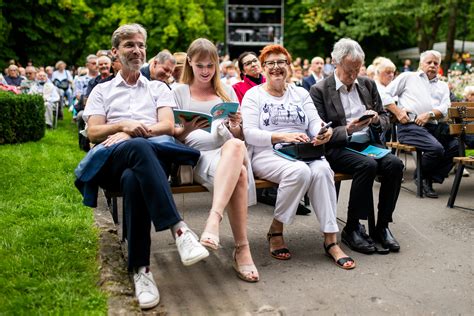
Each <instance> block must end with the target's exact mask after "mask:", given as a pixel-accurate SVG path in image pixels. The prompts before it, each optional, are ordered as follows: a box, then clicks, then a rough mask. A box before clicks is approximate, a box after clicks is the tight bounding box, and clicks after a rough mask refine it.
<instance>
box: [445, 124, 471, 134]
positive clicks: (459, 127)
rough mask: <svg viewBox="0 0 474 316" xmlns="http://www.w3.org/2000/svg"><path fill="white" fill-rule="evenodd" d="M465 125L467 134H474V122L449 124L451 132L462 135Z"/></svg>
mask: <svg viewBox="0 0 474 316" xmlns="http://www.w3.org/2000/svg"><path fill="white" fill-rule="evenodd" d="M473 123H474V122H473ZM463 127H465V133H466V134H474V124H468V125H464V124H449V134H451V135H461V133H462V130H463Z"/></svg>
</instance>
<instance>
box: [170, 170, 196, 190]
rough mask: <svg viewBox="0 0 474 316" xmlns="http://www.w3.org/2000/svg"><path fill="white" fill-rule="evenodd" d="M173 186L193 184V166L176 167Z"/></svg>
mask: <svg viewBox="0 0 474 316" xmlns="http://www.w3.org/2000/svg"><path fill="white" fill-rule="evenodd" d="M172 183H173V185H186V184H193V166H190V165H181V166H179V167H178V172H177V174H176V177H175V179H173V181H172Z"/></svg>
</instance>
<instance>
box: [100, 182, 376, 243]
mask: <svg viewBox="0 0 474 316" xmlns="http://www.w3.org/2000/svg"><path fill="white" fill-rule="evenodd" d="M351 179H352V176H351V175H349V174H343V173H336V174H334V182H335V185H336V193H337V195H339V189H340V186H341V181H344V180H351ZM277 186H278V184H276V183H273V182H270V181H267V180H261V179H255V187H256V188H257V189H268V188H272V187H277ZM171 192H172V193H173V194H184V193H200V192H207V189H206V188H205V187H203V186H202V185H200V184H197V183H194V184H191V185H180V186H171ZM104 195H105V197H106V199H107V204H108V206H109V208H110V211H111V213H112V218H113V220H114V223H115V224H119V219H118V204H117V198H118V197H121V196H122V192H111V191H106V190H104ZM371 217H372V221H373V215H372V216H371ZM370 226H371V224H370V218H369V227H370ZM123 236H124V235H123Z"/></svg>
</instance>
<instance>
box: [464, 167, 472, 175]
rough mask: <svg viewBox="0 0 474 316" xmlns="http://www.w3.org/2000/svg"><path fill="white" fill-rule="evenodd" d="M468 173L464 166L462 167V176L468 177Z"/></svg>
mask: <svg viewBox="0 0 474 316" xmlns="http://www.w3.org/2000/svg"><path fill="white" fill-rule="evenodd" d="M469 175H470V173H469V171H467V170H466V167H464V170H463V171H462V176H463V177H469Z"/></svg>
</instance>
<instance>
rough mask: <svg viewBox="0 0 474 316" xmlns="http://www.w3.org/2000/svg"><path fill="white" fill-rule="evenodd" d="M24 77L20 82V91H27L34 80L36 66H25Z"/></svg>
mask: <svg viewBox="0 0 474 316" xmlns="http://www.w3.org/2000/svg"><path fill="white" fill-rule="evenodd" d="M25 75H26V79H24V80H22V81H21V83H20V89H21V92H22V93H29V92H30V89H31V87H32V86H33V85H34V84H35V82H36V68H35V67H33V66H26V68H25Z"/></svg>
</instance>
